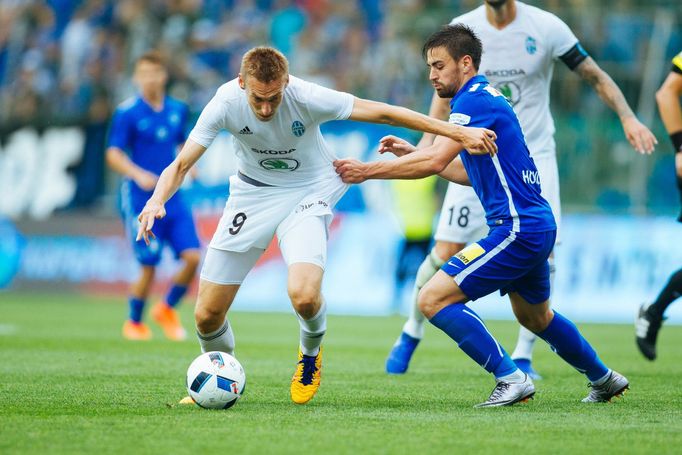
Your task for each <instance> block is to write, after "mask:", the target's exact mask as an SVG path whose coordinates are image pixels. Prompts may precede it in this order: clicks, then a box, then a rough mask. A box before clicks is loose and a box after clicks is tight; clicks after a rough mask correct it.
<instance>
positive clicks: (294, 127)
mask: <svg viewBox="0 0 682 455" xmlns="http://www.w3.org/2000/svg"><path fill="white" fill-rule="evenodd" d="M291 132H292V133H294V136H296V137H301V136H303V135H304V134H305V126H304V125H303V123H301V122H299V121H298V120H296V121H294V123H292V124H291Z"/></svg>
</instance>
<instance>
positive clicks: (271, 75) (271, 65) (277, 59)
mask: <svg viewBox="0 0 682 455" xmlns="http://www.w3.org/2000/svg"><path fill="white" fill-rule="evenodd" d="M239 71H240V72H241V73H242V77H244V78H246V77H248V76H253V77H254V78H256V79H257V80H258V81H259V82H264V83H266V84H267V83H269V82H273V81H277V80H280V79H283V78H285V77H286V76H287V75H288V74H289V62H288V61H287V58H286V57H285V56H284V54H282V53H281V52H280V51H278V50H277V49H275V48H272V47H265V46H261V47H254V48H253V49H251V50H249V51H248V52H247V53H246V54H244V57H242V66H241V68H240V70H239Z"/></svg>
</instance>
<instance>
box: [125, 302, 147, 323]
mask: <svg viewBox="0 0 682 455" xmlns="http://www.w3.org/2000/svg"><path fill="white" fill-rule="evenodd" d="M128 306H129V307H130V320H131V321H133V322H140V321H142V310H143V309H144V300H142V299H137V298H135V297H129V298H128Z"/></svg>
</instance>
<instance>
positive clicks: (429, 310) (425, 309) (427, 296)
mask: <svg viewBox="0 0 682 455" xmlns="http://www.w3.org/2000/svg"><path fill="white" fill-rule="evenodd" d="M417 305H418V306H419V311H421V313H422V314H423V315H424V316H426V317H427V318H429V319H431V318H432V317H433V316H434V315H435V314H436V313H438V311H439V310H440V299H439V298H438V294H437V293H436V292H435V289H434V288H433V286H429V284H428V283H427V284H426V285H425V286H424V287H423V288H421V290H420V291H419V295H418V296H417Z"/></svg>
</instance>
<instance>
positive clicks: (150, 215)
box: [137, 139, 206, 245]
mask: <svg viewBox="0 0 682 455" xmlns="http://www.w3.org/2000/svg"><path fill="white" fill-rule="evenodd" d="M205 151H206V147H204V146H203V145H199V144H197V143H196V142H194V141H193V140H191V139H188V140H187V142H185V145H184V146H183V147H182V150H180V153H178V156H176V157H175V160H173V162H172V163H171V164H169V165H168V167H167V168H166V169H164V170H163V172H162V173H161V176H160V177H159V181H158V182H157V184H156V188H155V189H154V193H153V194H152V197H150V198H149V200H148V201H147V203H146V204H145V206H144V208H143V209H142V212H140V216H138V217H137V219H138V221H139V222H140V227H139V229H138V231H137V240H138V241H139V240H144V241H145V243H146V244H147V245H149V238H150V237H152V238H153V237H154V233H153V232H152V227H153V226H154V221H155V220H158V219H161V218H163V217H164V216H166V209H165V207H164V204H165V203H166V201H168V199H170V198H171V196H173V194H175V192H176V191H177V190H178V188H180V185H182V181H183V180H184V178H185V175H187V172H189V170H190V169H191V168H192V166H194V163H196V162H197V160H198V159H199V158H200V157H201V155H203V153H204V152H205Z"/></svg>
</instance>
